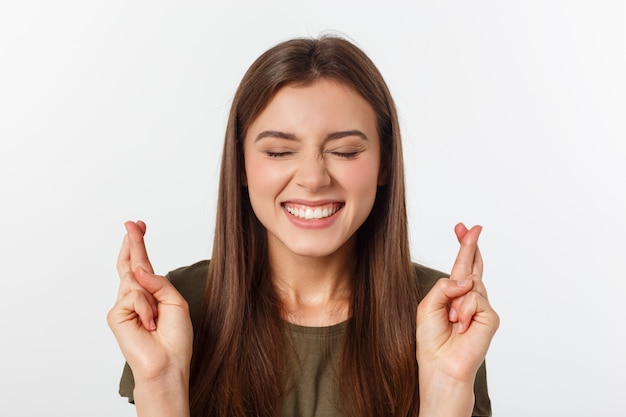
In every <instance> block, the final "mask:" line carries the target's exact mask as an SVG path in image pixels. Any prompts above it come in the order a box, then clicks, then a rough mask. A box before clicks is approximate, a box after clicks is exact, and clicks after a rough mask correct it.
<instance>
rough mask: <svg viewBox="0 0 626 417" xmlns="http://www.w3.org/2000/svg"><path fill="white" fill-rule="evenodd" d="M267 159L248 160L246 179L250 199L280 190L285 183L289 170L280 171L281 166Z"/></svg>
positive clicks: (246, 163) (246, 161) (253, 158)
mask: <svg viewBox="0 0 626 417" xmlns="http://www.w3.org/2000/svg"><path fill="white" fill-rule="evenodd" d="M272 162H273V161H268V160H267V159H265V158H255V157H251V158H246V159H245V168H246V179H247V186H248V193H249V194H250V198H254V196H257V195H258V196H261V195H264V194H266V193H272V192H276V191H277V190H280V189H281V188H282V186H283V182H284V181H285V177H286V176H287V175H286V172H287V170H286V169H280V168H281V167H280V166H277V165H280V164H276V163H272Z"/></svg>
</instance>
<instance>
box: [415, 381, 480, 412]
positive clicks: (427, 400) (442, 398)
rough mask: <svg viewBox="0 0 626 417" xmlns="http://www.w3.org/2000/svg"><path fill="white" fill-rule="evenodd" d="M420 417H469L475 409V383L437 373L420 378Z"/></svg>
mask: <svg viewBox="0 0 626 417" xmlns="http://www.w3.org/2000/svg"><path fill="white" fill-rule="evenodd" d="M419 391H420V413H419V417H441V416H446V417H469V416H471V415H472V411H473V409H474V383H473V381H472V382H471V383H469V382H467V381H460V380H458V379H455V378H451V377H448V376H445V375H437V374H436V373H425V374H424V373H422V372H420V376H419Z"/></svg>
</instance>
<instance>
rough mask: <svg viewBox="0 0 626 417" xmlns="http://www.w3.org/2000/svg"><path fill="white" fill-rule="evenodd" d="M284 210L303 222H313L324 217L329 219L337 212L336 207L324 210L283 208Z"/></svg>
mask: <svg viewBox="0 0 626 417" xmlns="http://www.w3.org/2000/svg"><path fill="white" fill-rule="evenodd" d="M285 209H286V210H287V211H288V212H289V213H291V214H292V215H294V216H296V217H299V218H301V219H304V220H314V219H323V218H325V217H330V216H332V215H333V214H335V213H336V212H337V210H339V208H338V207H331V208H328V207H324V208H319V207H316V208H311V207H307V208H295V207H290V206H285Z"/></svg>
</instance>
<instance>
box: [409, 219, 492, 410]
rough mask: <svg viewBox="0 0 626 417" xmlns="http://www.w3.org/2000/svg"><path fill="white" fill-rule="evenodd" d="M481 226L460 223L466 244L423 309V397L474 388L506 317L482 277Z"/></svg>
mask: <svg viewBox="0 0 626 417" xmlns="http://www.w3.org/2000/svg"><path fill="white" fill-rule="evenodd" d="M481 230H482V227H480V226H474V227H472V228H471V229H470V230H468V229H467V228H466V227H465V226H464V225H463V224H462V223H459V224H457V225H456V227H455V233H456V235H457V238H458V240H459V243H460V244H461V248H460V249H459V253H458V255H457V258H456V261H455V262H454V266H453V268H452V272H451V274H450V278H449V279H446V278H442V279H440V280H439V281H438V282H437V283H436V284H435V286H434V287H433V288H432V289H431V291H430V292H429V293H428V294H427V295H426V296H425V297H424V299H423V300H422V301H421V302H420V304H419V306H418V308H417V324H416V326H417V327H416V343H417V348H416V358H417V363H418V366H419V373H420V376H419V378H420V394H421V395H422V396H423V395H424V394H426V393H425V392H422V391H427V392H429V393H430V394H434V392H433V389H434V387H441V386H446V385H448V386H450V385H456V386H457V387H458V386H463V387H464V389H465V388H471V389H473V385H474V380H475V378H476V372H477V371H478V368H479V367H480V365H481V364H482V362H483V361H484V359H485V355H486V354H487V349H488V348H489V344H490V343H491V339H492V338H493V335H494V334H495V332H496V330H497V329H498V326H499V323H500V318H499V317H498V315H497V313H496V312H495V311H494V310H493V309H492V308H491V305H490V304H489V300H488V298H487V291H486V289H485V286H484V284H483V281H482V274H483V260H482V257H481V255H480V251H479V249H478V236H479V235H480V232H481ZM468 395H469V394H468ZM472 395H473V391H472ZM472 399H473V397H472ZM470 411H471V410H470Z"/></svg>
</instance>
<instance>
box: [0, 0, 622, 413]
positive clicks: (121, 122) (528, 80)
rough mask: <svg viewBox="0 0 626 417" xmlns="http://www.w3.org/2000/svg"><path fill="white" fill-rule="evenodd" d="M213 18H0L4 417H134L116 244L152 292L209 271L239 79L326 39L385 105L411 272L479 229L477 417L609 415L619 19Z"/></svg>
mask: <svg viewBox="0 0 626 417" xmlns="http://www.w3.org/2000/svg"><path fill="white" fill-rule="evenodd" d="M222 3H226V2H221V3H220V5H219V6H211V5H209V2H200V1H195V2H190V1H185V2H183V1H178V2H163V1H119V0H112V1H80V0H76V1H69V0H59V1H54V2H48V1H40V2H35V1H14V2H11V1H4V2H2V4H1V5H0V140H1V148H0V181H1V183H0V185H1V187H0V199H1V200H0V271H2V277H1V278H0V279H1V283H2V286H1V292H0V309H1V310H0V331H1V333H0V349H1V355H0V366H1V368H0V385H1V386H0V415H2V416H34V415H63V416H66V417H68V416H130V415H133V413H134V409H133V407H132V406H130V405H127V404H126V403H125V401H124V400H123V399H121V398H119V397H118V396H117V392H116V391H117V383H118V378H119V374H120V371H121V365H122V362H123V358H122V356H121V354H120V353H119V351H118V348H117V345H116V342H115V340H114V338H113V336H112V334H111V332H110V331H109V329H108V327H107V325H106V320H105V316H106V313H107V311H108V309H109V308H110V307H111V306H112V304H113V302H114V299H115V295H116V289H117V276H116V272H115V268H114V265H115V258H116V256H117V251H118V247H119V244H120V242H121V239H122V236H123V234H124V229H123V226H122V224H123V222H124V221H125V220H127V219H137V218H141V219H144V220H145V221H146V222H147V223H148V235H147V243H148V245H149V251H150V253H151V255H152V259H153V263H154V265H155V268H156V270H157V271H158V272H161V273H165V272H166V271H168V270H170V269H172V268H175V267H177V266H181V265H186V264H189V263H192V262H194V261H196V260H199V259H202V258H206V257H208V256H209V254H210V247H211V242H212V228H213V218H214V204H215V195H216V186H217V176H216V175H217V172H218V158H219V153H220V150H221V142H222V138H223V132H224V127H225V121H226V115H227V111H228V106H229V103H230V100H231V98H232V95H233V93H234V90H235V88H236V86H237V84H238V82H239V80H240V78H241V76H242V75H243V72H244V71H245V70H246V68H247V67H248V65H249V64H250V63H251V62H252V61H253V60H254V59H255V58H256V57H257V56H258V55H259V54H260V53H262V52H263V51H264V50H266V49H267V48H268V47H270V46H272V45H274V44H275V43H277V42H279V41H282V40H285V39H287V38H290V37H293V36H309V35H311V36H317V35H319V34H320V33H323V32H326V31H329V30H331V31H338V32H340V33H343V34H345V35H346V36H348V37H349V38H351V39H353V40H354V41H355V42H356V43H357V44H358V45H360V46H361V47H362V48H363V49H364V50H365V51H366V53H368V54H369V55H370V57H371V58H372V59H373V60H374V62H375V63H376V64H377V65H378V67H379V68H380V70H381V72H382V73H383V75H384V76H385V78H386V80H387V81H388V84H389V86H390V88H391V90H392V93H393V95H394V97H395V99H396V101H397V105H398V109H399V112H400V116H401V124H402V127H403V135H404V144H405V158H406V170H407V177H408V183H407V186H408V190H409V191H408V193H409V202H408V203H409V210H410V228H411V229H410V230H411V240H412V242H411V244H412V247H413V256H414V258H415V260H417V261H420V262H423V263H426V264H428V265H431V266H434V267H436V268H440V269H444V270H449V268H450V266H451V264H452V261H453V259H454V256H455V254H456V249H457V244H456V241H455V238H454V234H453V232H452V228H453V226H454V224H455V223H456V222H457V221H464V222H466V223H467V224H474V223H480V224H483V225H484V233H483V235H482V237H481V242H482V251H483V255H484V257H485V262H486V273H485V281H486V283H487V285H488V289H489V291H490V296H491V299H492V303H493V305H494V306H495V308H496V309H497V310H498V312H499V313H500V315H501V318H502V325H501V328H500V330H499V332H498V334H497V335H496V337H495V339H494V341H493V343H492V347H491V350H490V352H489V354H488V375H489V383H490V392H491V396H492V400H493V407H494V413H495V415H496V416H555V415H562V416H624V415H626V405H625V404H624V391H625V389H626V383H625V382H624V381H625V375H626V342H625V341H624V336H625V329H626V325H625V324H624V321H625V319H624V307H625V305H626V304H625V303H624V299H625V298H626V285H625V283H624V282H625V281H626V244H625V243H624V242H625V240H626V219H625V218H626V196H625V188H626V187H625V182H626V164H625V163H624V160H625V159H626V75H625V74H626V29H625V28H626V2H623V1H619V0H616V1H612V2H611V1H601V0H595V1H592V0H590V1H523V2H504V1H472V2H470V1H439V2H434V1H433V2H421V3H418V4H414V5H409V2H406V4H405V3H397V4H394V3H393V2H382V1H376V2H371V1H369V2H368V1H359V2H356V1H355V2H339V1H320V0H316V1H308V2H300V1H297V2H296V1H282V2H278V1H274V2H272V1H263V2H254V1H249V2H232V3H229V5H226V4H222Z"/></svg>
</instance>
